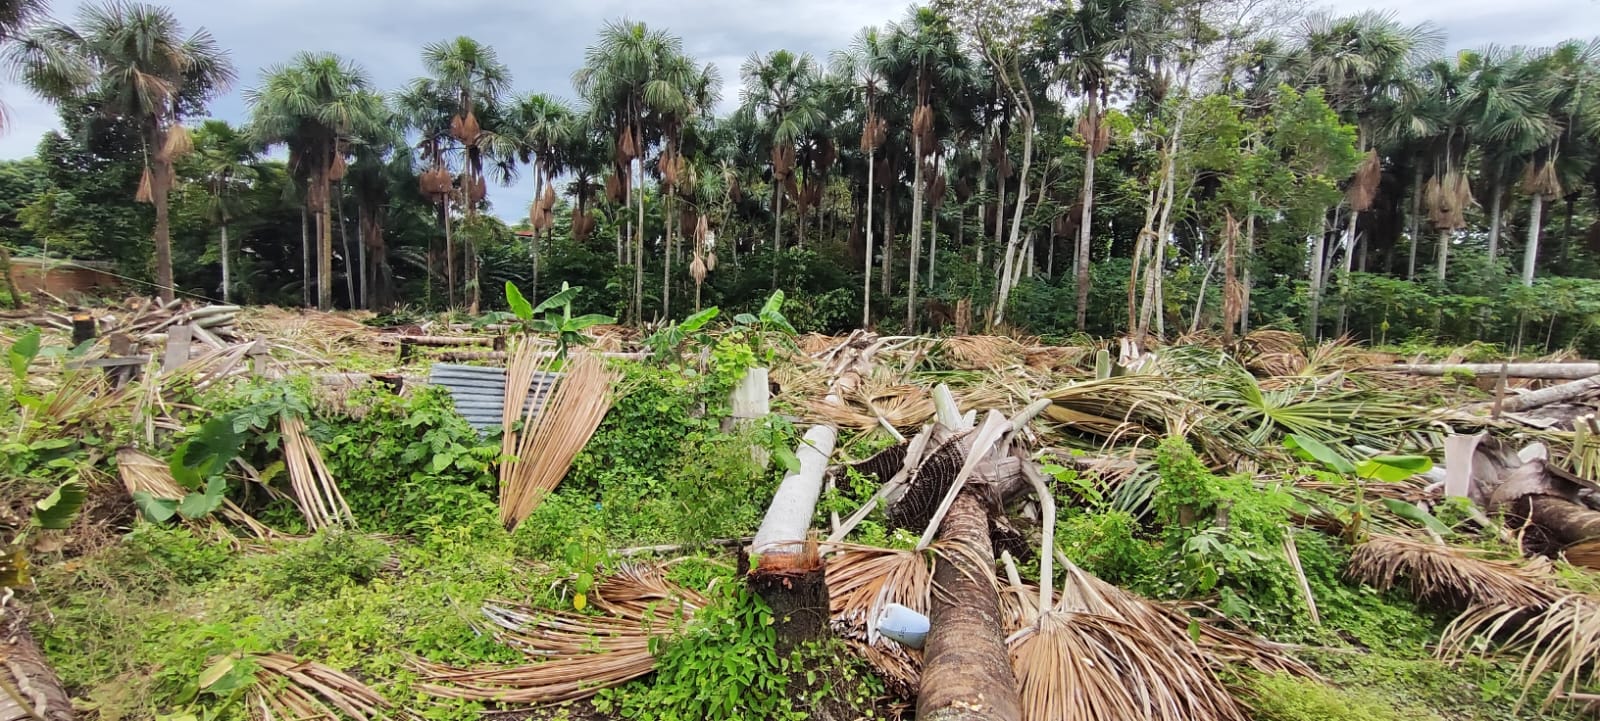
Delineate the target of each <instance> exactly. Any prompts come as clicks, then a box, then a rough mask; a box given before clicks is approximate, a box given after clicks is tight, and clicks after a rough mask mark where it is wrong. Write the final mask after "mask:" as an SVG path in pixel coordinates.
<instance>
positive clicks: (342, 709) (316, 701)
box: [248, 653, 415, 721]
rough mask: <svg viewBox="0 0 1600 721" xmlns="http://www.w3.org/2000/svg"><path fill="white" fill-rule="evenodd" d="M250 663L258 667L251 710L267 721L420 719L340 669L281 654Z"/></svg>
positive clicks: (253, 658)
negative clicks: (342, 717)
mask: <svg viewBox="0 0 1600 721" xmlns="http://www.w3.org/2000/svg"><path fill="white" fill-rule="evenodd" d="M248 658H249V659H250V660H251V661H252V662H254V663H255V665H256V668H257V671H256V683H255V687H254V688H253V689H252V690H251V692H250V705H251V706H252V707H254V709H255V710H257V711H260V712H262V713H261V718H264V719H267V721H279V720H281V721H293V720H294V719H334V718H339V716H340V715H341V714H343V715H344V716H345V717H347V718H350V719H354V721H376V720H377V719H389V718H394V717H396V716H398V717H401V718H408V719H409V718H415V717H414V716H413V715H412V714H411V713H410V712H409V711H404V710H397V709H396V708H395V707H394V704H391V703H389V700H388V699H385V698H384V697H382V696H379V695H378V693H377V692H376V691H373V690H372V689H371V688H370V687H368V686H367V685H366V684H364V683H362V682H360V681H357V680H356V679H354V678H352V677H351V676H350V675H349V674H346V673H344V672H343V671H340V670H338V669H335V668H331V667H329V666H324V665H322V664H320V663H316V662H314V661H301V660H298V659H295V658H294V657H292V656H286V655H284V654H281V653H262V654H255V655H253V656H250V657H248Z"/></svg>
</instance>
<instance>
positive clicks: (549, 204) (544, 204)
mask: <svg viewBox="0 0 1600 721" xmlns="http://www.w3.org/2000/svg"><path fill="white" fill-rule="evenodd" d="M539 207H541V208H543V209H544V212H546V213H549V212H550V211H552V210H555V208H556V185H555V183H553V182H550V183H545V185H544V193H542V194H540V196H539Z"/></svg>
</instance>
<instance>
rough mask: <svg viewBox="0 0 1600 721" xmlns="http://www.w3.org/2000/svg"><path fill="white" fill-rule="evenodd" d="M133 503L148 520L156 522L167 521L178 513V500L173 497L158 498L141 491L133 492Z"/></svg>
mask: <svg viewBox="0 0 1600 721" xmlns="http://www.w3.org/2000/svg"><path fill="white" fill-rule="evenodd" d="M133 505H135V506H137V507H138V508H139V512H140V513H142V514H144V517H145V519H146V520H149V521H155V522H156V523H166V522H167V521H170V520H172V517H173V516H175V515H177V513H178V502H177V501H175V500H173V499H171V498H156V497H155V496H152V495H150V494H149V493H146V492H145V491H139V492H137V493H135V494H133Z"/></svg>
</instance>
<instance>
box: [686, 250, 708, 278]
mask: <svg viewBox="0 0 1600 721" xmlns="http://www.w3.org/2000/svg"><path fill="white" fill-rule="evenodd" d="M708 271H709V269H708V268H707V267H706V261H705V259H704V258H701V257H700V254H699V253H695V254H694V260H693V261H690V263H689V277H690V278H693V279H694V284H695V285H700V284H702V283H705V282H706V273H707V272H708Z"/></svg>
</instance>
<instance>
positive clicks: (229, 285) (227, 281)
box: [220, 220, 233, 303]
mask: <svg viewBox="0 0 1600 721" xmlns="http://www.w3.org/2000/svg"><path fill="white" fill-rule="evenodd" d="M221 225H222V227H221V229H220V230H221V231H222V302H224V303H228V302H232V300H233V296H232V293H233V280H232V278H231V277H230V276H229V273H228V270H229V264H228V221H227V220H223V221H222V223H221Z"/></svg>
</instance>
